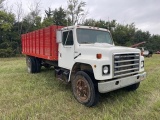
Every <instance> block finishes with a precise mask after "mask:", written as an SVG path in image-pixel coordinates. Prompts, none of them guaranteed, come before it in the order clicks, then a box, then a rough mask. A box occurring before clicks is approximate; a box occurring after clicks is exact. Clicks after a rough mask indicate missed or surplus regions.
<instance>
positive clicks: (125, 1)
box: [7, 0, 160, 34]
mask: <svg viewBox="0 0 160 120" xmlns="http://www.w3.org/2000/svg"><path fill="white" fill-rule="evenodd" d="M7 1H8V6H10V5H13V9H16V7H15V4H14V3H17V1H18V2H19V1H20V0H7ZM21 1H22V3H23V8H24V9H25V13H27V12H28V7H29V5H30V4H31V3H33V1H34V0H21ZM37 1H39V0H37ZM79 1H80V0H79ZM82 1H84V2H86V7H85V9H86V10H87V11H88V15H87V18H93V19H96V20H99V19H102V20H106V21H108V18H109V20H113V19H115V20H117V22H119V23H121V24H130V23H133V22H134V23H135V25H136V27H137V28H139V29H142V30H143V31H149V32H150V33H151V34H160V0H82ZM60 6H62V7H63V8H66V7H67V0H41V9H42V11H41V14H42V15H43V14H44V10H45V9H48V7H51V8H52V9H55V8H58V7H60Z"/></svg>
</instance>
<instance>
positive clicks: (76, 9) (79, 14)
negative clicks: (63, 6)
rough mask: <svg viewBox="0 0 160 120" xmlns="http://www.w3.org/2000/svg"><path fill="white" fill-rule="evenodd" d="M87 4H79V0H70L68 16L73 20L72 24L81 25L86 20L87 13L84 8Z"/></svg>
mask: <svg viewBox="0 0 160 120" xmlns="http://www.w3.org/2000/svg"><path fill="white" fill-rule="evenodd" d="M85 6H86V2H83V1H81V2H79V1H78V0H68V9H67V14H68V16H69V17H70V19H71V24H72V25H75V24H79V23H80V22H82V20H83V19H84V17H85V15H86V13H85V10H84V7H85Z"/></svg>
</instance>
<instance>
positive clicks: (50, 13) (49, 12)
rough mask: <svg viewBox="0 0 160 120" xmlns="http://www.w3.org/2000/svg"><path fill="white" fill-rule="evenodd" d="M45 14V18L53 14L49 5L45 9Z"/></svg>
mask: <svg viewBox="0 0 160 120" xmlns="http://www.w3.org/2000/svg"><path fill="white" fill-rule="evenodd" d="M45 14H46V16H47V18H51V17H52V16H53V11H52V10H51V8H50V7H49V8H48V10H45Z"/></svg>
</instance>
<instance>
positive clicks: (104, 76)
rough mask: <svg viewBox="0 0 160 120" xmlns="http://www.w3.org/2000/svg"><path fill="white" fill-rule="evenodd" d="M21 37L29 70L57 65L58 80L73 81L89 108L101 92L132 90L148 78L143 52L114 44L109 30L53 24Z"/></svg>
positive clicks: (74, 90) (80, 97) (74, 87)
mask: <svg viewBox="0 0 160 120" xmlns="http://www.w3.org/2000/svg"><path fill="white" fill-rule="evenodd" d="M21 40H22V53H23V54H25V55H26V64H27V69H28V72H29V73H39V72H40V70H41V66H44V67H47V68H49V67H51V66H54V71H55V77H56V79H59V80H63V81H64V82H66V83H70V84H71V88H72V91H73V95H74V97H75V99H76V100H77V101H78V102H79V103H81V104H83V105H85V106H87V107H91V106H94V105H96V104H97V103H98V101H99V95H100V94H101V93H107V92H110V91H114V90H117V89H120V88H125V89H127V90H129V91H133V90H136V89H137V88H138V87H139V85H140V82H141V81H143V80H144V79H145V78H146V72H145V71H144V57H143V56H141V51H140V50H139V49H136V48H130V47H122V46H115V44H114V42H113V39H112V36H111V33H110V31H109V30H107V29H103V28H98V27H92V26H80V25H75V26H66V27H65V26H58V25H52V26H49V27H46V28H43V29H39V30H36V31H33V32H29V33H26V34H22V35H21Z"/></svg>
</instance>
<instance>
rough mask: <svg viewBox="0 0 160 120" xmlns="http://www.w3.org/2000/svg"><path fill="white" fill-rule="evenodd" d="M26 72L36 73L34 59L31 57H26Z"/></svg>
mask: <svg viewBox="0 0 160 120" xmlns="http://www.w3.org/2000/svg"><path fill="white" fill-rule="evenodd" d="M26 64H27V70H28V72H29V73H35V72H36V62H35V59H34V58H33V57H31V56H27V57H26Z"/></svg>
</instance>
